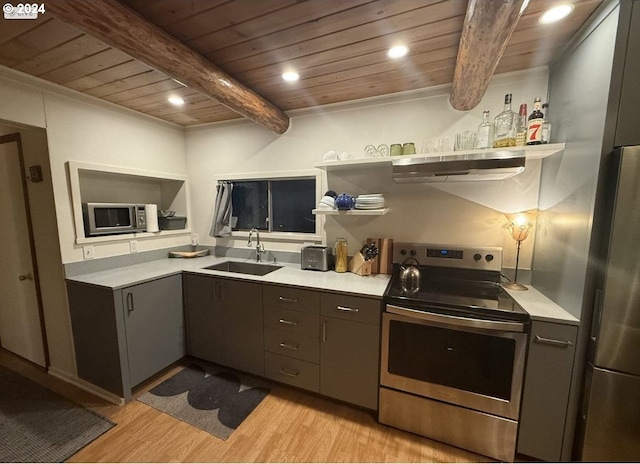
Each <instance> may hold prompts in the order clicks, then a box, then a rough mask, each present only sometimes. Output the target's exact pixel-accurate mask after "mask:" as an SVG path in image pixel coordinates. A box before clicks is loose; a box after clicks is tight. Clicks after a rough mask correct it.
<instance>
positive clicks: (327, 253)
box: [300, 246, 333, 271]
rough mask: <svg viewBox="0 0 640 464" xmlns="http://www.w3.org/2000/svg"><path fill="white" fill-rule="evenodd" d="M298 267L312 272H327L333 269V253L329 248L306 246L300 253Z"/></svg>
mask: <svg viewBox="0 0 640 464" xmlns="http://www.w3.org/2000/svg"><path fill="white" fill-rule="evenodd" d="M300 267H301V268H302V269H311V270H314V271H328V270H329V269H331V268H332V267H333V253H332V251H331V248H330V247H325V246H306V247H304V248H302V251H301V252H300Z"/></svg>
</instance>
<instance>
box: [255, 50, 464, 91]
mask: <svg viewBox="0 0 640 464" xmlns="http://www.w3.org/2000/svg"><path fill="white" fill-rule="evenodd" d="M441 50H444V52H441V51H434V52H427V53H421V54H414V55H412V56H411V58H410V59H407V60H404V62H403V63H402V64H400V63H397V62H392V61H386V62H381V63H375V62H374V63H371V64H368V65H363V66H360V67H358V68H352V69H349V70H346V71H337V72H334V73H329V74H324V75H322V76H317V77H313V78H310V79H306V80H305V85H304V89H305V90H309V91H313V89H314V88H317V87H323V86H325V85H327V84H334V83H340V82H346V81H349V80H353V79H359V78H362V77H366V76H369V75H372V74H376V73H378V74H379V73H384V72H387V71H402V70H404V69H406V68H411V67H413V66H422V65H425V64H429V63H432V64H433V65H434V66H438V65H439V64H440V62H441V61H443V60H445V61H446V62H448V63H453V64H455V58H456V55H457V52H458V47H457V46H453V47H449V48H448V49H441ZM443 55H444V56H443ZM452 66H453V65H452ZM252 85H253V86H254V87H255V88H256V89H257V90H258V91H260V92H263V93H264V94H265V95H282V94H284V93H286V92H287V91H288V88H290V86H289V87H288V86H287V83H286V82H282V83H278V84H276V85H271V86H264V87H261V86H259V85H255V84H252Z"/></svg>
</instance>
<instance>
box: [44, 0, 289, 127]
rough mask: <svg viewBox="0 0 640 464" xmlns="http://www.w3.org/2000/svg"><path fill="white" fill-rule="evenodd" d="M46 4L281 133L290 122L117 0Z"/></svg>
mask: <svg viewBox="0 0 640 464" xmlns="http://www.w3.org/2000/svg"><path fill="white" fill-rule="evenodd" d="M47 10H48V11H49V12H51V13H53V14H54V16H57V17H62V18H63V19H64V20H65V21H67V22H72V24H74V25H76V26H78V27H80V28H82V29H84V30H86V31H90V32H91V33H92V34H94V35H96V36H98V37H100V39H102V40H104V41H105V42H107V43H108V44H109V45H111V46H113V47H116V48H118V49H120V50H121V51H123V52H125V53H127V54H129V55H131V56H132V57H134V58H137V59H139V60H141V61H143V62H145V63H147V64H148V65H149V66H151V67H152V68H155V69H158V70H160V71H162V72H164V73H165V74H167V75H169V76H171V77H173V78H176V79H178V80H180V81H181V82H184V83H185V84H186V85H188V86H189V87H191V88H194V89H197V90H199V91H201V92H204V93H207V94H209V95H211V96H215V98H216V99H217V100H218V101H220V102H221V103H222V104H224V105H226V106H228V107H229V108H231V109H233V110H234V111H237V112H238V113H240V114H242V115H243V116H245V117H247V118H249V119H251V120H253V121H254V122H257V123H259V124H262V125H264V126H265V127H267V128H268V129H270V130H272V131H274V132H276V133H278V134H282V133H284V132H285V131H286V130H287V129H288V127H289V118H288V116H287V115H286V114H285V113H284V111H282V110H281V109H279V108H277V107H276V106H275V105H273V104H272V103H271V102H269V101H267V100H266V99H264V98H263V97H261V96H260V95H258V94H257V93H255V92H254V91H252V90H251V89H249V88H247V87H245V86H244V85H242V84H241V83H240V82H239V81H237V80H236V79H234V78H233V77H232V76H231V75H229V74H227V73H225V72H224V71H222V70H221V69H220V68H218V67H217V66H215V65H214V64H213V63H211V62H209V61H207V60H206V59H205V58H204V57H202V56H201V55H199V54H198V53H196V52H195V51H193V50H192V49H190V48H188V47H187V46H185V45H184V44H182V43H181V42H179V41H178V40H176V39H175V38H174V37H172V36H171V35H169V34H167V33H166V32H164V31H163V30H162V29H160V28H159V27H157V26H155V25H154V24H153V23H151V22H149V21H147V20H145V19H144V18H143V17H142V16H139V15H138V13H136V12H135V11H134V10H131V9H130V8H128V7H126V6H125V5H123V4H121V3H119V2H118V1H117V0H101V1H98V0H95V1H92V2H90V3H88V2H74V1H73V0H52V1H49V2H48V3H47ZM140 43H144V44H145V47H144V48H141V47H140Z"/></svg>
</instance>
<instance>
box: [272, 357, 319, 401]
mask: <svg viewBox="0 0 640 464" xmlns="http://www.w3.org/2000/svg"><path fill="white" fill-rule="evenodd" d="M264 358H265V368H266V369H265V371H266V377H267V378H269V379H273V380H277V381H278V382H282V383H287V384H289V385H293V386H294V387H300V388H304V389H305V390H311V391H314V392H317V391H318V390H319V389H320V366H318V365H317V364H313V363H310V362H307V361H301V360H299V359H293V358H289V357H287V356H280V355H278V354H273V353H269V352H266V353H265V354H264Z"/></svg>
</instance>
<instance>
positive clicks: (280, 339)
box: [264, 327, 320, 364]
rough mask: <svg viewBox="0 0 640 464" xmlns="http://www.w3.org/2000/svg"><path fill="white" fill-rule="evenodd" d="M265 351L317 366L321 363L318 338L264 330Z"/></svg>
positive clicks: (269, 329) (268, 329)
mask: <svg viewBox="0 0 640 464" xmlns="http://www.w3.org/2000/svg"><path fill="white" fill-rule="evenodd" d="M264 349H265V350H266V351H270V352H271V353H276V354H281V355H284V356H289V357H291V358H296V359H302V360H303V361H309V362H312V363H316V364H317V363H318V362H319V361H320V341H319V340H318V339H317V338H311V337H307V336H305V335H299V334H295V333H289V332H282V331H280V330H275V329H271V328H269V327H266V328H265V329H264Z"/></svg>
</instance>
